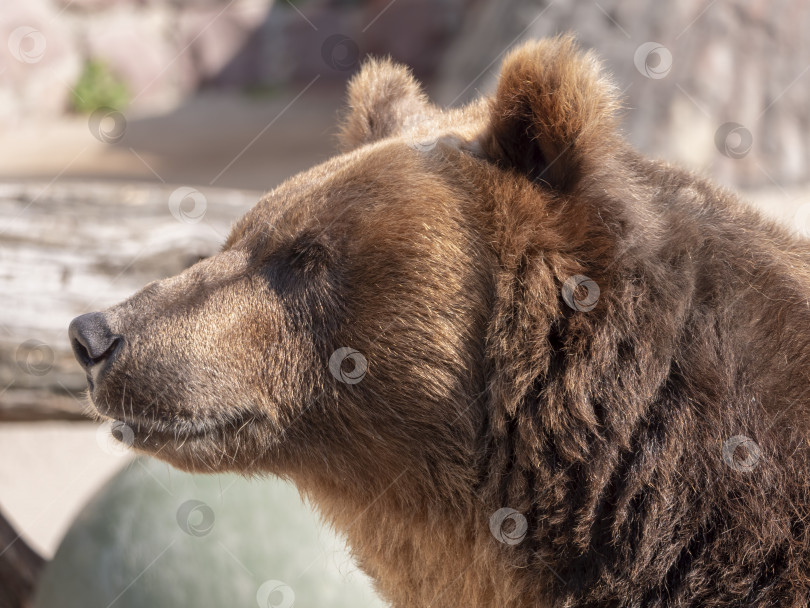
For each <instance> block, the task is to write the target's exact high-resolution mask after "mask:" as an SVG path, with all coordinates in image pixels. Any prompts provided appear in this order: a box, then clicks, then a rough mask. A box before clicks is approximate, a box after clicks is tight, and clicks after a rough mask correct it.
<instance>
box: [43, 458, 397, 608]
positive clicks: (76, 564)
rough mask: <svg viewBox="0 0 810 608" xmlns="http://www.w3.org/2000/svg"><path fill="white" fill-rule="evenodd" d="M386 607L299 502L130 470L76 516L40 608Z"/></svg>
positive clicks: (288, 494)
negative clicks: (101, 607)
mask: <svg viewBox="0 0 810 608" xmlns="http://www.w3.org/2000/svg"><path fill="white" fill-rule="evenodd" d="M113 603H114V604H115V605H116V606H117V607H118V608H142V607H144V606H195V607H196V608H209V607H210V608H222V607H223V606H256V605H259V606H275V607H277V608H292V606H293V604H294V605H296V606H302V607H303V606H313V607H314V606H329V607H330V608H343V607H346V608H349V607H351V608H355V607H357V606H363V607H365V608H375V607H378V606H380V607H381V606H382V605H383V604H382V602H381V601H380V600H379V599H377V598H376V597H375V595H374V593H373V592H372V590H371V586H370V583H369V581H368V579H367V578H366V577H365V576H363V575H362V574H361V573H360V572H359V571H358V570H357V569H356V567H355V566H354V564H353V563H352V562H351V560H350V558H349V556H348V554H347V551H346V549H345V542H344V541H343V540H342V539H340V538H337V537H335V536H334V535H333V534H332V533H331V532H329V531H328V530H326V529H324V528H323V527H322V526H321V525H320V523H319V521H318V517H317V515H316V514H315V513H313V512H312V511H310V510H309V509H308V508H307V507H305V506H304V505H303V504H302V503H301V500H300V498H299V495H298V492H297V490H296V489H295V488H294V487H293V486H292V485H290V484H289V483H286V482H282V481H280V480H278V479H253V480H246V479H244V478H242V477H238V476H236V475H216V476H215V475H189V474H186V473H182V472H180V471H176V470H170V469H169V468H167V466H166V465H165V464H163V463H161V462H158V461H156V460H151V459H150V460H141V459H138V460H136V461H135V462H134V463H133V464H132V465H130V466H129V467H128V468H127V469H126V470H124V471H123V472H121V473H119V474H118V475H116V476H115V477H114V478H113V479H112V480H111V481H110V482H109V483H108V484H106V485H105V486H104V487H103V488H102V489H101V490H100V492H99V493H98V494H97V495H96V496H95V497H94V498H93V499H92V500H91V501H90V502H89V503H88V504H87V505H86V506H85V507H84V508H83V509H82V512H81V514H80V515H79V517H78V518H77V520H76V521H75V522H74V523H73V525H72V526H71V528H70V530H69V531H68V533H67V535H66V536H65V538H64V540H63V541H62V543H61V545H60V547H59V549H58V551H57V552H56V555H55V556H54V559H53V561H52V562H51V563H50V564H48V566H47V567H46V570H45V572H44V574H43V577H42V579H41V582H40V586H39V591H38V595H37V598H36V601H35V606H36V608H56V607H57V606H58V607H59V608H71V607H75V608H86V607H88V606H108V605H112V604H113Z"/></svg>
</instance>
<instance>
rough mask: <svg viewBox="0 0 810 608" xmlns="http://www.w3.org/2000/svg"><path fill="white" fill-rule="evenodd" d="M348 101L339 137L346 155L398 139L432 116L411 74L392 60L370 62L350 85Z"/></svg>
mask: <svg viewBox="0 0 810 608" xmlns="http://www.w3.org/2000/svg"><path fill="white" fill-rule="evenodd" d="M348 97H349V100H348V105H349V108H348V111H347V113H346V116H345V117H344V119H343V121H342V124H341V128H340V134H339V136H338V137H339V141H340V147H341V148H342V149H343V150H344V151H348V150H352V149H354V148H357V147H359V146H362V145H364V144H368V143H371V142H373V141H377V140H380V139H385V138H386V137H391V136H393V135H396V134H398V133H400V132H402V131H403V130H404V129H405V128H407V127H408V126H410V125H413V124H415V123H417V122H419V121H420V120H422V119H423V118H427V117H428V116H430V115H431V114H432V107H433V106H431V104H430V103H429V102H428V100H427V97H425V94H424V93H423V92H422V87H421V86H420V85H419V83H418V82H417V81H416V79H415V78H414V77H413V75H412V74H411V72H410V70H409V69H408V68H407V67H405V66H404V65H401V64H398V63H395V62H393V61H392V60H391V59H390V58H384V59H375V58H371V59H369V60H367V61H366V62H365V63H364V64H363V67H362V69H361V70H360V72H358V73H357V74H356V75H355V76H354V77H353V78H352V79H351V81H350V82H349V91H348Z"/></svg>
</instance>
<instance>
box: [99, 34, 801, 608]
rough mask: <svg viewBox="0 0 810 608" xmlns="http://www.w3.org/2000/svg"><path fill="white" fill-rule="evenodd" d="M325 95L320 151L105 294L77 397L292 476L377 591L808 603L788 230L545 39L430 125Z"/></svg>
mask: <svg viewBox="0 0 810 608" xmlns="http://www.w3.org/2000/svg"><path fill="white" fill-rule="evenodd" d="M349 106H350V107H349V109H348V111H347V114H346V117H345V119H344V122H343V126H342V135H341V144H342V148H343V149H344V150H345V153H344V154H343V155H341V156H337V157H336V158H334V159H332V160H330V161H328V162H326V163H324V164H323V165H320V166H318V167H315V168H314V169H312V170H311V171H308V172H306V173H303V174H301V175H298V176H296V177H293V178H292V179H290V180H289V181H288V182H286V183H285V184H283V185H282V186H280V187H279V188H278V189H276V190H274V191H273V192H270V193H269V194H268V195H267V196H266V197H265V198H264V199H263V200H262V201H261V202H260V203H259V204H258V205H257V206H256V207H255V208H254V209H253V210H252V211H251V212H250V213H248V214H247V215H246V216H245V217H244V218H243V219H242V220H240V221H239V222H238V223H237V224H236V226H235V227H234V229H233V232H232V234H231V236H230V237H229V238H228V241H227V243H226V244H225V247H224V249H223V251H222V253H220V254H218V255H216V256H213V257H212V258H210V259H207V260H204V261H202V262H200V263H199V264H197V265H195V266H194V267H192V268H190V269H189V270H187V271H186V272H184V273H183V274H181V275H179V276H178V277H174V278H171V279H167V280H165V281H161V282H158V283H155V284H152V285H151V286H148V287H147V288H145V290H143V291H142V292H139V293H138V294H136V295H134V296H133V297H132V298H131V299H130V300H128V301H126V302H124V303H122V304H120V305H118V306H116V307H113V308H112V309H110V310H108V311H106V314H107V318H108V321H109V323H110V326H111V328H112V330H113V332H115V333H116V334H119V335H121V336H123V338H124V341H125V345H124V348H123V349H122V352H121V354H120V355H119V357H118V359H117V360H116V361H115V364H114V365H113V366H112V368H111V369H110V371H109V373H108V374H107V376H106V377H105V378H102V379H101V381H100V382H99V385H98V386H97V387H96V389H95V391H94V393H93V395H92V397H93V400H94V403H95V405H96V407H97V408H98V410H99V411H100V412H101V413H102V414H103V415H106V416H110V417H112V418H118V419H122V420H124V421H126V422H127V424H129V425H130V426H132V427H133V429H134V431H135V444H136V446H137V447H139V448H140V449H142V450H145V451H148V452H151V453H154V454H156V455H157V456H158V457H160V458H164V459H166V460H167V461H169V462H171V463H173V464H175V465H176V466H179V467H181V468H184V469H190V470H196V471H222V470H236V471H241V472H243V473H245V474H263V473H273V474H277V475H282V476H285V477H288V478H291V479H292V480H293V481H295V482H296V483H297V484H298V486H299V488H300V489H301V491H302V493H303V494H304V495H305V496H307V497H308V498H309V499H310V500H312V501H313V502H314V504H315V505H316V506H317V507H318V508H319V509H320V510H321V512H322V513H323V515H324V517H325V519H326V520H327V521H328V522H330V523H331V524H334V525H335V527H336V528H337V529H338V530H340V531H342V532H344V533H345V534H346V535H347V537H348V540H349V543H350V546H351V547H352V550H353V551H354V553H355V555H356V556H357V559H358V561H359V563H360V565H361V566H362V567H363V568H364V569H365V570H366V571H367V572H368V573H369V574H370V575H371V576H372V577H373V579H374V580H375V582H376V584H377V588H378V589H379V591H380V593H381V594H382V595H383V597H385V598H386V599H387V600H389V601H390V602H391V604H392V606H395V607H396V608H405V607H408V608H412V607H427V606H433V607H439V608H440V607H448V608H449V607H453V608H458V607H473V606H475V607H478V606H493V607H498V608H512V607H514V608H517V607H530V606H531V607H538V606H540V607H542V606H554V607H566V608H579V607H586V606H588V607H597V606H599V607H610V606H615V607H639V608H640V607H642V606H643V607H663V606H692V607H695V608H697V607H704V608H705V607H708V608H711V607H720V606H729V607H730V606H763V607H766V606H767V607H772V606H793V607H799V606H807V605H808V602H810V574H808V573H810V530H808V516H810V466H808V436H809V435H808V432H809V429H810V398H809V397H808V376H810V343H809V342H810V340H809V339H808V337H809V336H810V333H808V328H809V327H810V305H808V294H810V271H809V270H808V268H810V267H809V266H808V262H810V249H809V248H808V244H807V242H806V241H803V240H800V239H799V238H796V237H794V236H791V235H790V234H789V233H788V232H787V231H786V230H784V229H782V228H780V227H778V226H776V225H774V224H773V223H771V222H769V221H767V220H765V219H763V218H762V217H760V216H759V215H758V214H757V213H755V212H754V211H752V210H750V209H749V208H747V207H745V206H743V205H742V204H740V203H739V202H738V201H737V200H736V199H735V197H734V196H733V195H731V194H730V193H728V192H726V191H723V190H720V189H718V188H717V187H715V186H713V185H711V184H709V183H707V182H706V181H705V180H703V179H701V178H699V177H697V176H695V175H692V174H689V173H686V172H684V171H681V170H679V169H677V168H674V167H671V166H669V165H666V164H663V163H659V162H653V161H650V160H647V159H644V158H642V157H641V156H639V155H638V154H637V153H636V152H635V151H633V150H632V149H631V148H630V147H629V146H628V144H627V143H625V141H624V140H623V139H622V137H621V136H620V134H619V132H618V131H617V126H616V125H617V116H616V112H617V111H618V108H619V100H618V99H617V98H616V94H615V91H614V88H613V86H612V85H611V84H610V81H609V79H607V78H606V77H605V76H604V75H602V73H601V72H600V70H599V66H598V63H597V62H596V60H595V59H594V58H593V57H592V56H591V55H590V54H583V53H581V52H580V51H579V50H578V49H577V48H576V46H575V45H574V43H573V42H572V40H571V39H570V38H557V39H553V40H544V41H540V42H533V43H529V44H526V45H524V46H522V47H520V48H518V49H517V50H515V51H513V52H511V53H510V54H509V55H508V56H507V57H506V59H505V60H504V64H503V67H502V71H501V76H500V81H499V85H498V88H497V92H496V94H495V95H494V96H493V98H491V99H481V100H479V101H477V102H474V103H473V104H471V105H470V106H467V107H465V108H461V109H454V110H440V109H438V108H436V107H434V106H432V105H431V104H429V102H428V101H427V100H426V99H425V97H424V95H423V94H422V92H421V90H420V88H419V85H418V84H417V83H416V82H415V81H414V80H413V78H412V77H411V76H410V74H409V73H408V71H407V70H406V69H405V68H403V67H401V66H398V65H396V64H394V63H392V62H390V61H388V60H379V61H370V62H368V63H367V64H366V65H365V67H364V68H363V69H362V71H361V72H360V73H359V74H358V75H357V76H356V77H355V78H354V79H353V81H352V83H351V85H350V89H349ZM425 136H428V137H434V138H436V139H437V141H436V145H435V147H431V146H422V147H420V146H414V145H413V142H414V138H424V137H425ZM577 274H581V275H586V276H587V277H589V278H590V279H592V280H593V281H594V282H595V283H596V284H597V285H598V286H599V288H600V292H601V295H600V297H599V299H598V302H597V304H596V307H595V308H594V309H593V310H590V311H578V310H574V309H573V308H571V307H570V306H568V305H567V304H566V303H565V301H564V299H563V297H562V296H561V287H562V285H563V284H564V283H565V281H566V280H567V279H568V278H569V277H571V276H572V275H577ZM344 346H349V347H352V348H354V349H356V350H358V351H360V352H361V353H362V354H363V355H364V356H365V358H366V359H367V361H368V373H367V375H366V377H365V378H363V380H362V381H361V382H358V383H356V384H346V383H342V382H340V381H338V380H337V379H336V378H335V377H334V376H333V375H332V374H331V373H330V371H329V369H328V361H329V357H330V355H331V354H332V353H333V352H334V351H335V350H336V349H337V348H340V347H344ZM739 435H745V436H746V437H749V438H751V439H752V440H753V441H754V442H756V444H757V445H758V446H759V448H760V449H761V456H760V459H759V461H758V462H757V463H756V464H755V466H753V468H751V470H740V469H739V468H737V467H733V466H730V465H729V463H728V462H727V461H726V460H724V458H723V456H722V446H723V444H724V442H725V441H727V440H729V439H730V438H732V437H734V436H739ZM502 507H508V508H512V509H515V510H517V511H518V512H520V513H521V514H523V515H524V516H525V517H526V520H527V523H528V531H527V534H526V537H525V538H524V539H523V540H522V542H519V543H517V544H514V545H509V544H504V543H501V542H499V541H498V540H497V539H496V538H495V536H494V535H493V534H492V532H491V531H490V517H491V516H492V514H493V513H495V512H496V511H497V510H498V509H500V508H502ZM268 550H272V549H268Z"/></svg>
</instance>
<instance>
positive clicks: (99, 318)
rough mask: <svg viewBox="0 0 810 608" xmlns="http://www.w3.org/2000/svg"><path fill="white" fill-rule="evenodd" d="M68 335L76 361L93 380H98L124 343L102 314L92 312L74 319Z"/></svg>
mask: <svg viewBox="0 0 810 608" xmlns="http://www.w3.org/2000/svg"><path fill="white" fill-rule="evenodd" d="M68 335H69V336H70V345H71V347H73V354H74V355H75V356H76V360H77V361H78V362H79V363H80V364H81V366H82V367H83V368H84V370H85V371H86V372H87V373H88V375H89V376H91V379H92V380H96V379H97V378H98V376H99V374H100V373H101V372H102V371H104V369H105V368H106V367H107V366H108V365H109V363H110V361H112V360H113V358H114V357H115V354H116V353H117V352H118V349H119V348H120V346H121V341H122V340H121V336H116V335H115V334H113V333H112V331H111V330H110V326H109V325H107V319H106V318H105V317H104V313H101V312H91V313H88V314H86V315H81V316H79V317H76V318H75V319H73V321H71V322H70V327H69V328H68Z"/></svg>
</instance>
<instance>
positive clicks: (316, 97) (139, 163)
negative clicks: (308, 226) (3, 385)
mask: <svg viewBox="0 0 810 608" xmlns="http://www.w3.org/2000/svg"><path fill="white" fill-rule="evenodd" d="M342 94H343V93H342V90H337V89H316V88H314V87H313V88H311V89H309V90H306V91H304V92H303V93H302V92H301V90H297V89H294V88H293V89H291V90H290V91H286V92H284V93H281V94H279V95H278V96H277V97H274V98H272V99H264V100H253V101H247V100H245V99H243V98H236V97H231V96H223V95H204V96H201V97H199V98H196V99H193V100H191V101H189V102H188V103H187V104H186V105H184V106H183V107H181V108H179V109H178V110H176V111H174V112H172V113H170V114H168V115H164V116H159V117H147V116H142V117H138V116H131V117H126V128H125V130H124V136H123V138H122V139H121V140H120V141H118V142H117V143H114V144H111V143H104V142H102V141H100V140H99V139H98V138H96V137H94V135H93V133H92V132H91V129H90V126H89V125H88V121H87V119H86V118H70V119H66V120H62V121H59V122H56V123H41V122H37V121H30V122H24V123H22V124H21V125H20V126H19V127H18V128H17V129H16V130H15V131H13V132H7V133H4V134H0V181H4V180H5V181H15V182H16V181H20V180H26V179H31V180H45V181H46V182H48V181H51V180H53V181H56V180H73V179H83V178H92V179H94V180H97V179H111V180H122V181H147V182H160V183H168V184H192V185H206V186H207V185H215V186H222V187H236V188H246V189H252V190H267V189H270V188H272V187H273V186H274V185H276V184H277V183H279V182H280V181H282V180H283V179H284V178H286V177H288V176H289V175H292V174H294V173H296V172H298V171H300V170H302V169H305V168H307V167H309V166H311V165H313V164H315V163H317V162H320V161H322V160H325V159H326V158H328V157H329V156H331V155H332V154H333V153H334V150H335V139H334V134H335V132H336V127H335V125H336V116H337V113H338V111H339V109H340V107H341V102H342ZM748 197H749V198H750V199H752V200H753V201H754V202H755V204H756V205H757V206H759V207H761V208H762V209H763V210H765V212H766V213H768V214H770V215H772V216H774V217H776V218H778V219H780V220H782V221H784V222H786V223H788V224H794V223H796V221H797V220H798V222H799V224H803V225H801V226H800V229H810V213H808V210H809V209H810V208H808V204H809V203H810V192H808V190H807V189H783V188H780V187H779V186H776V185H775V186H774V187H773V188H771V189H769V190H766V191H761V192H758V193H749V194H748ZM2 221H3V220H2V218H0V222H2ZM127 458H128V456H127V455H124V454H121V453H110V451H109V450H108V449H106V450H105V443H104V442H103V441H101V442H100V441H98V440H97V437H96V427H95V426H94V425H92V424H89V423H87V424H84V423H63V424H56V423H54V424H20V423H15V424H6V425H0V508H2V509H3V511H4V512H5V513H6V514H7V515H9V516H10V519H11V520H12V521H13V522H14V523H15V524H16V525H17V526H18V530H20V531H21V532H22V534H23V535H24V537H25V538H26V539H27V540H28V541H29V542H30V543H31V544H32V545H33V546H34V547H35V548H36V549H38V550H39V551H41V552H42V553H43V554H44V555H45V556H51V555H52V554H53V552H54V551H55V549H56V547H57V545H58V542H59V540H60V538H61V536H62V534H63V533H64V531H65V530H66V528H67V526H68V525H69V522H70V521H71V520H72V518H73V517H74V516H75V515H76V514H77V513H78V512H79V511H80V509H81V507H82V505H83V504H84V502H85V501H86V500H87V498H88V497H89V496H90V495H91V494H92V493H93V492H94V491H96V489H97V488H98V487H99V486H100V485H101V484H102V483H103V482H104V481H105V480H106V479H107V478H109V476H110V475H112V474H113V473H114V472H115V471H116V470H118V469H119V468H120V467H121V466H123V465H124V464H125V463H126V461H127Z"/></svg>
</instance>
